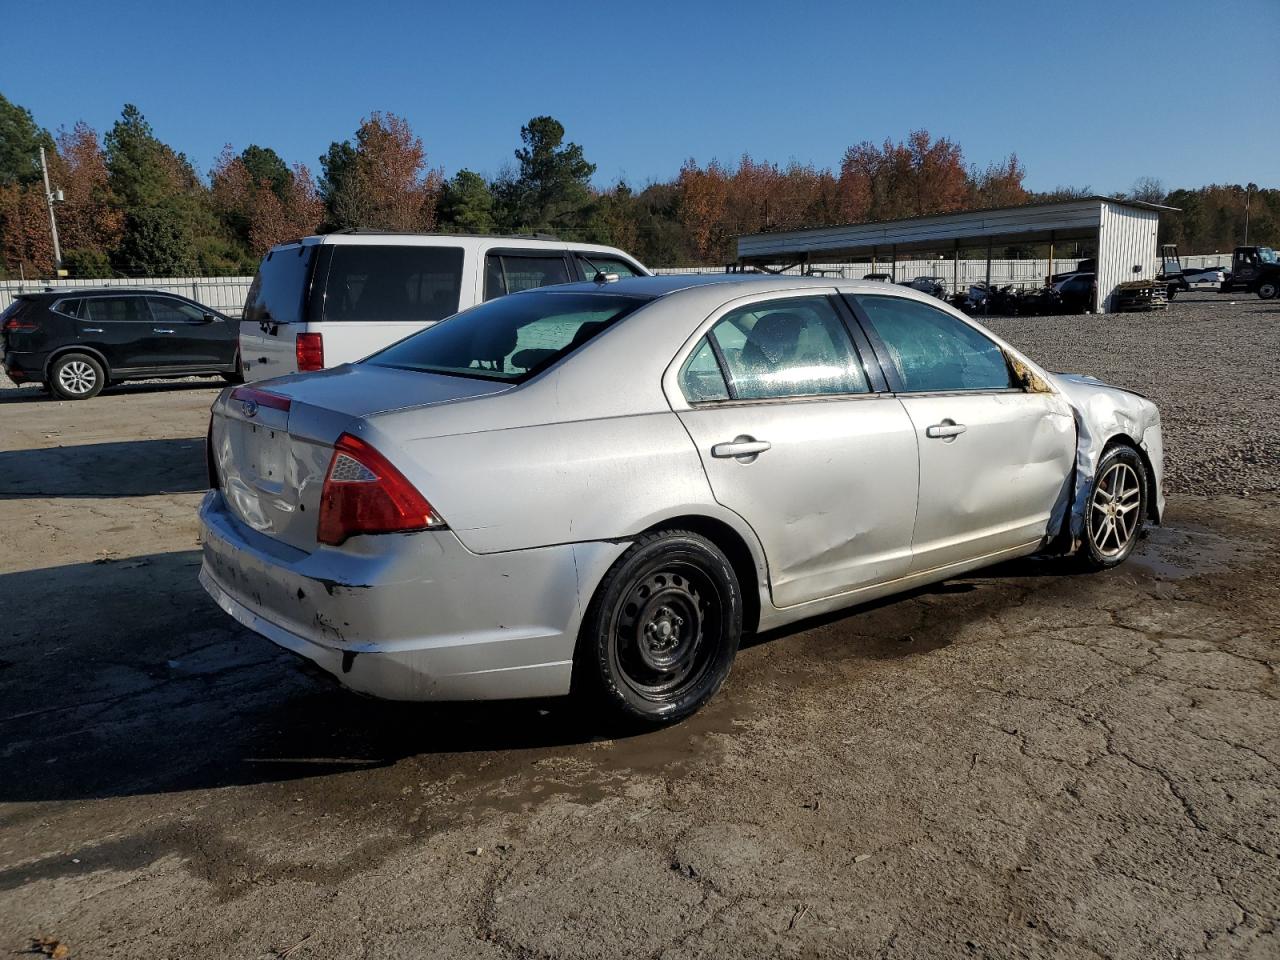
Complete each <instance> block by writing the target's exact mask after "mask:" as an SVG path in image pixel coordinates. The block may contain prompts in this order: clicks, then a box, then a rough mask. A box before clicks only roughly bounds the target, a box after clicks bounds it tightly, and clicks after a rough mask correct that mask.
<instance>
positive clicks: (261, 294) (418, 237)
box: [240, 230, 649, 380]
mask: <svg viewBox="0 0 1280 960" xmlns="http://www.w3.org/2000/svg"><path fill="white" fill-rule="evenodd" d="M600 273H603V274H615V275H617V276H619V277H631V276H647V275H648V273H649V271H648V270H646V269H645V268H644V267H643V266H641V264H640V263H639V262H638V261H636V260H635V259H634V258H633V257H631V256H630V255H629V254H626V253H623V252H622V251H621V250H617V249H615V248H613V247H603V246H598V245H595V244H583V243H567V242H563V241H560V240H556V239H555V238H554V237H549V236H547V235H543V234H536V235H532V236H513V237H484V236H459V235H456V234H426V233H421V234H419V233H388V232H385V231H381V230H339V231H337V232H336V233H330V234H325V235H324V236H315V237H305V238H303V239H301V240H295V241H292V242H290V243H282V244H280V245H279V246H276V247H272V248H271V250H270V251H269V252H268V253H267V255H266V256H265V257H264V258H263V260H262V264H261V266H260V267H259V268H258V275H257V277H256V278H255V279H254V281H253V286H252V287H250V289H249V296H248V301H247V303H246V304H245V308H244V315H243V317H242V319H241V322H240V354H241V356H242V357H243V358H244V373H245V378H246V379H248V380H261V379H263V378H266V377H278V376H283V375H284V374H287V373H296V372H299V371H308V370H320V369H323V368H324V367H332V366H337V365H338V364H340V363H348V362H351V361H355V360H359V359H360V358H362V357H366V356H368V355H369V354H371V353H373V352H374V351H375V350H381V349H382V348H383V347H385V346H387V345H388V344H391V343H394V342H395V341H397V340H399V339H401V338H403V337H407V336H409V334H411V333H415V332H417V331H418V330H422V329H423V328H424V327H428V326H430V325H431V324H433V323H436V322H437V321H439V320H443V319H444V318H445V317H447V316H449V315H451V314H454V313H457V312H458V311H459V310H465V309H466V308H467V307H470V306H473V305H475V304H477V303H482V302H484V301H486V300H492V299H493V298H495V297H500V296H504V295H505V294H508V293H515V292H516V291H519V290H526V289H529V288H531V287H541V286H545V285H547V284H553V283H568V282H571V281H576V280H591V279H594V278H595V276H596V275H597V274H600Z"/></svg>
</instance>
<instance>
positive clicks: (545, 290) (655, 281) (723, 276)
mask: <svg viewBox="0 0 1280 960" xmlns="http://www.w3.org/2000/svg"><path fill="white" fill-rule="evenodd" d="M713 286H716V287H720V288H721V290H720V292H721V293H723V295H724V298H725V299H726V300H732V299H733V298H735V297H745V296H749V295H751V294H753V293H772V292H775V291H781V290H796V289H802V288H805V287H814V288H818V289H823V290H831V289H840V290H847V291H850V292H857V291H860V290H861V291H867V292H871V293H879V294H883V293H885V292H886V290H887V289H892V288H890V287H888V286H887V285H886V284H884V283H883V282H881V281H879V280H845V279H842V278H840V277H798V276H796V275H794V274H790V275H788V274H772V273H666V274H660V275H658V276H654V277H619V278H618V279H617V280H607V281H596V280H579V281H577V282H575V283H561V284H556V285H555V286H548V287H536V288H534V289H531V290H522V291H520V292H519V293H515V294H511V296H516V297H527V296H537V295H539V294H556V293H586V292H594V293H611V294H617V295H620V296H627V295H629V296H640V297H647V298H650V299H654V298H657V297H665V296H668V295H670V294H674V293H679V292H680V291H683V290H694V289H706V288H708V287H713Z"/></svg>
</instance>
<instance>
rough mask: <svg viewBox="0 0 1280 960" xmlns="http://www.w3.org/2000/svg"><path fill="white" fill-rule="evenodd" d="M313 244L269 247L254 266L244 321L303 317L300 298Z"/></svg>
mask: <svg viewBox="0 0 1280 960" xmlns="http://www.w3.org/2000/svg"><path fill="white" fill-rule="evenodd" d="M315 249H316V248H315V247H314V246H306V247H304V246H301V245H299V246H296V247H284V248H282V249H279V250H272V251H271V252H270V253H268V254H267V256H266V258H265V259H263V261H262V264H261V266H259V267H258V275H257V276H256V277H254V278H253V285H252V286H251V287H249V296H248V299H247V300H246V301H245V305H244V314H243V317H244V319H245V320H255V321H263V320H268V321H270V322H272V323H298V322H299V321H300V320H302V319H303V313H302V301H303V297H304V295H305V294H306V291H307V281H308V279H309V278H310V275H311V259H312V257H313V255H314V254H315Z"/></svg>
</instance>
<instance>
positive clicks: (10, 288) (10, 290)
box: [0, 253, 1231, 317]
mask: <svg viewBox="0 0 1280 960" xmlns="http://www.w3.org/2000/svg"><path fill="white" fill-rule="evenodd" d="M1076 263H1077V261H1076V260H1075V259H1056V260H1054V261H1053V272H1054V273H1066V272H1067V271H1069V270H1071V269H1073V268H1074V267H1075V265H1076ZM1182 266H1183V267H1184V268H1188V269H1189V268H1192V267H1216V266H1226V267H1229V266H1231V254H1229V253H1209V254H1202V255H1192V256H1185V257H1183V258H1182ZM952 267H953V263H952V261H951V260H949V259H948V260H899V261H898V262H897V263H896V264H890V263H889V262H888V261H886V260H880V261H877V262H876V265H875V270H874V271H873V270H872V268H871V263H870V262H861V263H827V264H821V263H814V264H810V265H809V269H810V270H815V271H816V270H821V271H823V272H824V273H825V274H826V275H827V276H832V277H842V278H844V279H855V280H856V279H860V278H861V277H862V276H864V275H865V274H868V273H872V272H874V273H890V272H893V274H894V276H895V277H896V279H898V280H899V281H902V280H911V279H913V278H915V277H942V278H943V282H944V283H945V284H946V285H947V289H948V290H955V288H956V284H955V277H954V276H952V272H953V271H952ZM653 272H654V273H723V272H724V267H656V268H654V271H653ZM787 272H788V273H791V274H797V273H799V272H800V271H799V269H798V268H792V269H791V270H788V271H787ZM1048 274H1049V261H1048V260H992V261H991V282H992V283H995V284H998V285H1000V286H1005V285H1007V284H1016V285H1019V286H1038V285H1040V284H1042V283H1044V278H1045V277H1046V276H1048ZM986 278H987V261H986V260H961V261H960V282H961V284H962V286H967V285H968V284H971V283H976V282H978V281H980V280H985V279H986ZM252 283H253V277H139V278H137V279H128V280H121V279H113V280H0V310H3V309H4V308H5V307H7V306H9V304H10V303H12V302H13V298H14V297H16V296H17V295H18V294H20V293H38V292H40V291H42V290H74V289H76V288H79V287H126V288H137V289H146V290H164V291H167V292H169V293H177V294H181V295H182V296H184V297H190V298H191V299H192V300H195V301H196V302H197V303H203V304H204V305H205V306H208V307H213V309H215V310H218V311H221V312H222V313H225V314H227V315H228V316H232V317H238V316H239V315H240V313H241V312H242V311H243V310H244V302H245V299H246V298H247V297H248V295H249V286H250V284H252Z"/></svg>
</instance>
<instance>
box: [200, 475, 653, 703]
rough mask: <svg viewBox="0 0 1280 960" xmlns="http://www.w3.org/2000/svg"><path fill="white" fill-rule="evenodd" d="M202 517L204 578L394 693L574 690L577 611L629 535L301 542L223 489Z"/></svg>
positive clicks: (304, 649)
mask: <svg viewBox="0 0 1280 960" xmlns="http://www.w3.org/2000/svg"><path fill="white" fill-rule="evenodd" d="M200 519H201V527H202V534H203V536H202V539H203V546H204V563H203V566H202V568H201V571H200V582H201V584H202V585H203V586H204V588H205V590H206V591H207V592H208V593H209V595H210V596H211V597H212V598H213V599H214V601H215V602H217V604H218V605H219V606H220V607H222V609H223V610H224V611H226V612H227V613H228V614H230V615H231V616H232V617H234V618H235V619H236V620H238V621H239V622H240V623H242V624H244V625H245V626H246V627H248V628H249V629H251V630H253V631H255V632H256V633H259V634H261V635H262V636H264V637H266V638H267V639H268V640H271V641H272V642H274V643H276V644H278V645H279V646H281V647H284V648H285V649H287V650H290V651H292V652H293V653H296V654H299V655H301V656H303V657H306V658H307V659H308V660H311V661H313V662H314V663H316V664H317V665H318V666H319V667H321V668H322V669H324V670H326V671H327V672H329V673H330V674H332V675H333V676H335V677H336V678H337V679H338V680H339V681H340V682H342V683H343V684H344V685H345V686H347V687H350V688H351V689H353V690H356V691H359V692H361V693H367V694H370V695H372V696H376V697H384V698H387V699H393V700H484V699H516V698H521V697H546V696H558V695H562V694H565V693H568V692H569V681H570V677H571V674H572V666H573V650H574V646H575V643H576V639H577V634H578V627H579V624H580V623H581V619H582V611H583V610H584V609H585V607H586V605H587V603H588V601H589V599H590V595H591V591H592V590H593V589H594V587H595V584H596V583H598V582H599V579H600V578H601V577H602V576H603V575H604V572H605V571H606V570H607V569H608V567H609V565H610V564H611V563H612V562H613V560H614V559H616V557H617V556H618V555H619V554H620V553H621V552H622V551H623V550H625V549H626V546H627V545H626V544H625V543H623V544H615V543H586V544H565V545H560V546H554V547H542V548H538V549H533V550H519V551H512V552H509V553H500V554H474V553H471V552H470V551H469V550H467V549H466V548H465V547H464V546H463V545H462V544H461V542H460V541H459V540H458V539H457V537H455V536H454V535H453V533H451V532H450V531H447V530H445V531H438V532H433V531H426V532H422V533H415V534H406V535H384V536H378V537H363V538H357V540H359V541H364V542H363V543H359V544H357V542H356V540H353V541H351V542H350V543H349V544H348V545H347V547H344V548H343V549H341V550H338V549H330V548H327V547H321V548H319V549H317V550H315V551H313V552H311V553H306V552H304V551H301V550H295V549H294V548H292V547H288V546H286V545H284V544H281V543H279V542H278V541H275V540H272V539H271V538H269V537H266V536H264V535H263V534H260V533H258V532H257V531H255V530H252V529H251V528H249V527H248V526H246V525H245V524H243V523H241V522H240V521H239V520H238V519H237V518H236V517H235V516H234V515H233V514H232V513H231V511H230V510H229V509H228V507H227V505H226V501H225V500H224V498H223V497H222V494H221V493H220V492H218V491H211V492H210V493H209V494H208V495H206V497H205V499H204V502H203V503H202V504H201V507H200ZM348 548H350V549H348ZM358 551H362V552H358Z"/></svg>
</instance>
